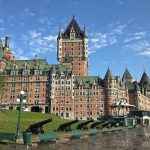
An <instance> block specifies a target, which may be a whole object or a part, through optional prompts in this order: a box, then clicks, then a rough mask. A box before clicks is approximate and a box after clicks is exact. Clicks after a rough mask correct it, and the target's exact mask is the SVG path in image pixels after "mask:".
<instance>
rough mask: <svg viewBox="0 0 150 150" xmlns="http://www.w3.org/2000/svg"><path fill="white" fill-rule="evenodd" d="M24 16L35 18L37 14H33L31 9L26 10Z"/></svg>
mask: <svg viewBox="0 0 150 150" xmlns="http://www.w3.org/2000/svg"><path fill="white" fill-rule="evenodd" d="M24 14H27V15H29V16H31V17H33V16H35V15H36V14H35V12H33V11H32V10H31V9H29V8H25V9H24Z"/></svg>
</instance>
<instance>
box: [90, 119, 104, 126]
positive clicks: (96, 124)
mask: <svg viewBox="0 0 150 150" xmlns="http://www.w3.org/2000/svg"><path fill="white" fill-rule="evenodd" d="M103 122H104V121H96V122H94V123H92V124H91V126H90V128H96V127H97V126H98V125H100V124H102V123H103Z"/></svg>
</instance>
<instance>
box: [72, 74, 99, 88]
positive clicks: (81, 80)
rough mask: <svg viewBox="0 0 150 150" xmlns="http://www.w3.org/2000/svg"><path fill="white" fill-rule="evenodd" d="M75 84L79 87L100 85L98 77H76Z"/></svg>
mask: <svg viewBox="0 0 150 150" xmlns="http://www.w3.org/2000/svg"><path fill="white" fill-rule="evenodd" d="M75 83H76V84H78V85H84V86H90V85H92V84H94V83H95V84H98V83H99V77H98V76H75Z"/></svg>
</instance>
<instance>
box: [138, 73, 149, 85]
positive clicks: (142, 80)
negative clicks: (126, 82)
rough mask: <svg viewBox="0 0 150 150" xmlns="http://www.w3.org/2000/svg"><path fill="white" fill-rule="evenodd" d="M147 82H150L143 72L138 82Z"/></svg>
mask: <svg viewBox="0 0 150 150" xmlns="http://www.w3.org/2000/svg"><path fill="white" fill-rule="evenodd" d="M149 83H150V79H149V77H148V75H147V73H146V72H144V73H143V75H142V77H141V80H140V84H149Z"/></svg>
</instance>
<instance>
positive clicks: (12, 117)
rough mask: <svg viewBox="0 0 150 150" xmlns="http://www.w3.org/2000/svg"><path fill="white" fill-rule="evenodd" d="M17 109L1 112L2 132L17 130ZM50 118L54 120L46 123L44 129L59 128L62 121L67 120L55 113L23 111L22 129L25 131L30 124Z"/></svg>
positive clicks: (0, 130)
mask: <svg viewBox="0 0 150 150" xmlns="http://www.w3.org/2000/svg"><path fill="white" fill-rule="evenodd" d="M17 116H18V112H17V111H3V112H0V132H9V133H10V132H11V133H12V132H15V131H16V123H17ZM48 118H52V122H50V123H47V124H46V125H44V130H45V131H46V132H48V131H54V130H56V129H57V128H58V126H59V125H60V124H61V123H64V122H66V120H64V119H61V118H60V117H57V116H55V115H53V114H42V113H35V112H22V113H21V131H24V130H25V129H27V128H28V127H29V125H30V124H32V123H35V122H38V121H42V120H45V119H48Z"/></svg>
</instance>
